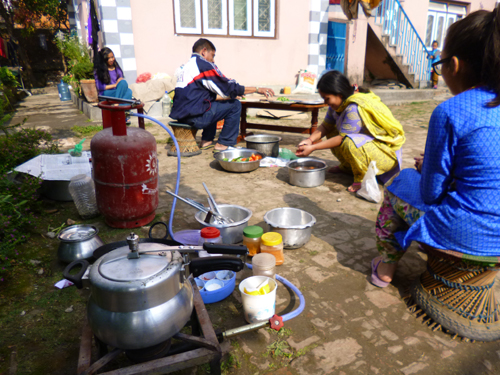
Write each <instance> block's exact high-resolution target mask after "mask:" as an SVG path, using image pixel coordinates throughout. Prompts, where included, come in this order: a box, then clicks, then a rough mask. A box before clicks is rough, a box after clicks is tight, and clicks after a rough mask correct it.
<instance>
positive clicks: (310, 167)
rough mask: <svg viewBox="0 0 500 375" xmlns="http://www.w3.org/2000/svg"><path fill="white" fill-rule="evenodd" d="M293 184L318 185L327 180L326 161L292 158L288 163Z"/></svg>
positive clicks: (308, 186)
mask: <svg viewBox="0 0 500 375" xmlns="http://www.w3.org/2000/svg"><path fill="white" fill-rule="evenodd" d="M286 167H287V168H288V177H289V181H290V184H291V185H294V186H299V187H305V188H310V187H316V186H321V185H323V183H324V182H325V175H326V163H325V162H323V161H321V160H317V159H312V158H303V159H296V160H291V161H290V162H288V164H287V165H286Z"/></svg>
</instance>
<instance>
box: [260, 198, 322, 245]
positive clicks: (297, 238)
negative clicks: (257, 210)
mask: <svg viewBox="0 0 500 375" xmlns="http://www.w3.org/2000/svg"><path fill="white" fill-rule="evenodd" d="M264 221H265V222H266V224H267V225H268V231H270V232H277V233H280V234H281V236H282V237H283V247H284V248H285V249H298V248H299V247H302V246H304V245H305V244H306V243H307V242H308V241H309V239H310V238H311V232H312V227H313V226H314V224H316V218H315V217H314V216H313V215H311V214H310V213H309V212H306V211H303V210H299V209H298V208H291V207H281V208H275V209H274V210H271V211H267V212H266V214H265V215H264Z"/></svg>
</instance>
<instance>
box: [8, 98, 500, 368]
mask: <svg viewBox="0 0 500 375" xmlns="http://www.w3.org/2000/svg"><path fill="white" fill-rule="evenodd" d="M440 99H441V100H444V99H445V96H443V97H442V98H440ZM438 103H439V100H436V101H431V102H422V103H411V104H406V105H401V106H390V108H391V109H392V111H393V113H394V115H395V117H396V118H398V119H399V120H400V121H401V123H402V124H403V126H404V129H405V132H406V137H407V142H406V144H405V146H404V148H403V167H405V168H408V167H412V166H413V157H415V156H418V155H419V154H420V152H423V149H424V145H425V138H426V134H427V126H428V121H429V118H430V115H431V113H432V110H433V109H434V108H435V107H436V105H437V104H438ZM26 115H29V119H28V122H27V124H26V126H37V127H44V128H46V129H47V130H49V131H50V132H52V134H53V135H54V136H55V137H57V138H59V139H60V140H61V144H62V146H63V151H64V150H66V149H69V148H71V147H72V146H73V145H74V144H75V143H78V142H79V141H80V140H81V139H82V138H83V137H81V136H78V135H77V134H76V133H74V132H73V131H71V130H70V128H71V127H73V126H75V125H76V126H86V125H96V124H95V123H94V124H88V123H87V122H86V121H85V117H84V116H83V115H82V114H81V113H78V111H77V110H76V109H74V108H73V107H72V105H71V103H68V102H64V103H63V102H59V100H58V97H57V95H54V94H46V95H40V96H33V97H29V98H27V99H25V101H24V102H23V103H22V105H21V107H20V109H19V116H26ZM323 116H324V111H323V112H322V113H320V118H322V117H323ZM252 120H254V119H252ZM255 120H256V121H260V122H263V121H266V122H272V123H276V122H275V121H274V120H263V119H260V118H259V119H255ZM165 122H166V121H165ZM281 123H282V124H285V125H287V124H289V125H295V126H297V125H300V126H304V127H307V126H308V125H307V124H308V121H307V120H305V121H281ZM132 126H134V125H132ZM147 130H148V131H150V132H151V133H152V134H154V135H155V137H156V139H157V142H158V157H159V164H160V205H159V207H158V210H157V213H158V216H157V219H158V220H159V219H161V220H164V221H168V217H169V215H170V209H171V204H172V199H171V197H170V196H169V195H168V194H166V193H165V190H167V189H168V190H174V187H175V178H176V159H175V158H173V157H169V156H167V150H168V148H170V145H168V144H167V140H168V138H169V136H168V134H167V133H166V132H165V131H164V130H163V129H162V128H161V127H160V126H158V125H156V124H151V125H148V126H147ZM256 133H257V132H256ZM259 133H261V132H259ZM273 134H279V135H280V136H281V137H282V138H283V140H282V141H281V143H280V147H285V148H289V149H290V150H294V149H295V145H296V144H297V143H298V142H299V141H300V140H301V139H303V138H304V137H305V136H304V135H298V134H291V133H273ZM90 138H91V137H90V136H87V140H86V142H85V144H84V150H85V149H89V144H90ZM198 138H199V137H198ZM240 146H244V144H243V143H242V144H240ZM312 156H314V157H316V158H319V159H321V160H324V161H325V162H326V163H327V164H328V165H329V166H333V165H336V164H338V162H337V161H336V159H335V158H334V157H333V156H332V154H331V153H330V151H319V152H315V153H314V154H312ZM202 182H205V183H206V184H207V185H208V187H209V188H210V190H211V192H212V194H213V195H214V197H215V198H216V200H217V202H219V203H228V204H237V205H241V206H244V207H247V208H248V209H250V210H251V211H252V213H253V214H252V217H251V219H250V222H249V224H250V225H261V226H263V227H265V224H264V221H263V217H264V214H265V213H266V212H267V211H269V210H271V209H273V208H277V207H296V208H300V209H303V210H305V211H307V212H309V213H311V214H312V215H314V216H315V218H316V220H317V223H316V225H315V226H314V228H313V234H312V237H311V239H310V241H309V242H308V243H307V244H306V245H305V246H304V247H302V248H300V249H297V250H286V251H285V263H284V264H283V265H282V266H278V267H277V273H278V274H279V275H281V276H282V277H284V278H286V279H287V280H289V281H290V282H292V283H293V284H294V285H296V286H297V287H298V288H299V289H300V291H301V292H302V293H303V294H304V296H305V300H306V307H305V310H304V312H303V313H302V314H301V315H300V316H299V317H297V318H295V319H292V320H290V321H287V322H286V324H285V328H286V329H285V330H282V331H281V332H280V333H276V332H274V331H271V330H268V329H260V330H258V331H255V332H250V333H246V334H243V335H240V336H237V337H235V338H233V339H231V341H230V343H231V347H230V351H229V355H227V356H226V357H225V359H224V362H223V371H224V373H226V374H244V375H246V374H294V375H295V374H320V375H321V374H339V375H340V374H384V375H387V374H404V375H411V374H439V375H444V374H456V375H469V374H471V375H472V374H498V373H500V345H499V344H498V343H497V342H493V343H470V342H465V341H460V340H459V339H456V340H452V339H451V336H450V335H448V334H446V333H443V332H441V331H436V332H433V331H432V330H431V329H429V328H427V327H426V326H425V325H423V324H422V322H421V320H418V319H416V318H415V317H414V316H412V315H411V314H410V313H409V312H408V311H407V309H406V305H405V303H404V302H403V300H402V296H405V295H406V294H407V288H408V286H409V284H410V282H411V280H413V279H415V278H416V277H418V275H419V274H420V273H422V272H423V270H424V268H425V260H424V259H425V255H424V254H421V253H420V252H419V251H418V250H417V247H416V246H412V247H411V248H410V250H409V251H408V253H407V254H406V255H405V257H404V258H403V260H402V262H401V263H400V267H399V269H398V271H397V273H396V276H395V280H394V282H393V284H391V285H390V286H389V287H387V288H385V289H378V288H376V287H374V286H372V285H371V284H370V283H369V282H368V281H367V279H368V277H369V275H370V272H371V270H370V261H371V259H372V258H373V257H374V256H376V254H377V251H376V247H375V240H374V221H375V218H376V215H377V212H378V205H377V204H374V203H370V202H368V201H366V200H363V199H361V198H358V197H356V196H355V195H354V194H351V193H348V192H347V191H346V188H347V187H348V186H349V185H350V184H351V183H352V178H351V177H349V176H345V175H331V174H327V178H326V181H325V183H324V184H323V185H322V186H319V187H316V188H310V189H305V188H299V187H295V186H292V185H290V184H289V183H288V173H287V171H286V169H285V168H259V169H258V170H256V171H254V172H250V173H244V174H234V173H228V172H226V171H224V170H223V169H221V167H220V166H219V164H218V162H217V161H215V160H214V158H213V154H212V152H211V150H208V151H203V153H202V154H201V155H198V156H195V157H191V158H182V161H181V185H180V189H179V194H180V195H181V196H184V197H189V198H192V199H196V200H198V201H201V202H205V201H206V193H205V191H204V189H203V186H202ZM48 204H49V205H50V204H52V206H54V207H56V208H57V209H58V210H59V212H58V213H57V214H54V216H52V217H49V218H48V219H47V222H48V223H49V224H48V225H56V223H60V222H63V221H64V220H65V219H66V218H67V217H70V216H69V215H71V217H72V218H73V219H75V220H78V217H77V214H76V211H75V209H74V207H72V203H58V202H49V203H48ZM195 212H196V210H195V209H193V208H191V207H189V206H187V205H185V204H184V203H182V202H179V203H178V204H177V207H176V211H175V218H174V223H173V227H174V232H175V231H179V230H184V229H198V224H197V222H196V220H195V219H194V214H195ZM78 222H81V221H78ZM50 223H53V224H50ZM86 223H93V224H95V225H97V226H98V227H99V229H100V231H101V233H100V234H102V238H103V239H104V240H105V241H106V242H113V241H117V240H123V239H125V237H126V235H127V231H125V230H113V229H111V228H109V227H107V226H106V225H105V224H104V223H103V220H102V218H98V219H94V220H93V221H86ZM42 229H44V228H42ZM42 229H41V230H40V232H43V230H42ZM146 229H147V228H146ZM146 229H144V230H142V231H141V236H145V235H146ZM40 234H41V233H39V234H38V235H34V236H32V240H31V241H30V243H29V244H28V245H27V246H26V249H25V251H26V254H27V255H26V256H27V257H31V258H30V259H38V258H37V254H38V253H39V254H43V255H40V257H41V260H42V261H43V262H44V264H46V267H48V269H49V270H50V272H46V274H45V275H42V276H40V275H36V271H37V269H36V268H34V267H31V268H30V267H25V268H26V269H25V270H24V268H23V270H24V271H22V272H21V271H20V273H19V274H18V277H19V279H17V280H16V279H11V280H7V281H6V282H5V283H4V285H3V286H2V285H1V284H0V295H1V299H0V303H1V305H0V306H1V311H2V312H1V313H0V319H1V320H0V325H1V326H2V331H3V332H4V334H3V335H2V336H3V337H1V338H0V342H1V345H0V348H3V349H0V356H1V357H0V373H2V374H3V373H5V374H7V373H9V372H8V370H9V369H12V368H13V364H15V366H17V373H18V374H24V373H34V374H45V373H47V374H48V373H51V374H70V373H75V372H76V364H77V360H78V347H79V335H80V333H79V332H80V329H81V327H82V322H83V320H84V319H85V301H86V298H87V297H88V296H87V294H88V292H85V291H83V292H80V291H77V290H76V289H74V288H67V289H64V290H55V288H53V287H52V285H53V284H54V283H55V282H56V281H58V280H60V279H61V278H62V276H61V271H62V269H63V268H64V265H62V264H60V263H59V262H57V258H56V252H57V246H58V244H57V240H49V239H45V238H41V236H40ZM242 273H243V275H240V276H239V278H242V277H246V276H247V275H250V273H251V271H248V270H246V271H243V272H242ZM20 280H22V281H23V283H21V281H20ZM35 285H36V287H35ZM48 296H50V297H48ZM40 300H42V301H43V305H41V304H40V303H39V302H40ZM55 301H58V302H55ZM69 304H72V305H73V309H72V311H71V312H68V313H65V312H64V311H65V310H66V309H68V308H69ZM297 307H298V301H297V300H296V299H295V298H293V296H292V295H291V293H290V291H289V290H287V289H286V288H285V287H284V286H283V285H281V284H280V285H279V287H278V293H277V301H276V311H277V313H279V314H282V313H284V312H289V311H291V310H292V309H294V308H297ZM207 310H208V311H209V314H210V317H211V320H212V322H213V324H214V326H215V327H216V328H218V329H221V330H225V329H230V328H234V327H238V326H240V325H243V324H245V321H244V318H243V315H242V305H241V299H240V296H239V292H238V291H237V289H236V290H235V292H234V293H233V294H232V295H231V296H230V297H229V298H227V299H226V300H224V301H222V302H219V303H216V304H211V305H207ZM22 312H24V314H22ZM21 314H22V315H21ZM28 319H29V320H28ZM28 322H29V323H28ZM16 327H21V328H16ZM23 335H24V336H23ZM44 336H45V337H46V341H44V340H43V337H44ZM54 336H57V340H55V341H54V340H53V337H54ZM30 337H31V338H30ZM44 342H48V343H47V344H44ZM37 350H38V353H37ZM12 352H15V353H16V354H15V355H14V356H12ZM13 358H14V359H13ZM48 358H54V360H49V359H48ZM112 368H113V366H111V367H109V368H108V369H112ZM44 371H45V372H44ZM14 373H15V372H14ZM183 373H186V374H191V373H198V374H203V373H207V367H206V366H200V367H198V368H196V369H193V370H189V371H185V372H183Z"/></svg>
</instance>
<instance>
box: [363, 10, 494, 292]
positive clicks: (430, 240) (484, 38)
mask: <svg viewBox="0 0 500 375" xmlns="http://www.w3.org/2000/svg"><path fill="white" fill-rule="evenodd" d="M433 68H434V70H435V71H436V73H438V74H441V75H442V76H443V78H444V81H445V82H446V84H447V85H448V87H449V89H450V91H451V93H452V94H454V95H455V97H453V98H451V99H449V100H447V101H445V102H443V103H441V104H440V105H439V106H438V107H437V108H436V109H435V110H434V112H433V113H432V116H431V120H430V122H429V131H428V135H427V142H426V147H425V156H424V158H423V160H422V159H418V160H417V163H416V169H404V170H402V171H401V172H400V174H399V175H398V176H396V177H395V178H393V180H392V181H389V182H388V183H387V184H386V186H385V192H384V193H385V194H384V202H383V203H382V206H381V208H380V211H379V214H378V217H377V222H376V226H375V232H376V240H377V250H378V251H379V253H380V256H379V257H376V258H375V259H373V260H372V276H371V277H372V278H371V281H372V283H373V284H374V285H376V286H379V287H385V286H387V285H388V284H389V283H390V282H391V281H392V279H393V275H394V273H395V271H396V268H397V262H398V261H399V260H400V259H401V257H402V256H403V255H404V253H405V251H406V249H407V248H408V247H409V245H410V244H411V243H412V241H417V242H419V243H422V244H426V245H428V246H430V247H433V248H436V249H441V250H452V251H455V252H459V253H463V254H468V255H472V256H500V235H499V233H500V10H499V7H498V6H497V8H496V9H495V10H494V11H493V12H488V11H486V10H480V11H477V12H474V13H471V14H470V15H469V16H467V17H466V18H464V19H462V20H460V21H457V22H456V23H454V24H453V25H451V26H450V28H449V29H448V33H447V36H446V40H445V45H444V50H443V53H442V56H441V60H440V61H437V62H435V63H434V64H433Z"/></svg>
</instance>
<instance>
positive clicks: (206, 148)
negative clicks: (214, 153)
mask: <svg viewBox="0 0 500 375" xmlns="http://www.w3.org/2000/svg"><path fill="white" fill-rule="evenodd" d="M214 147H215V142H211V143H209V144H207V145H206V146H203V147H201V146H200V150H208V149H211V148H214Z"/></svg>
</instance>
